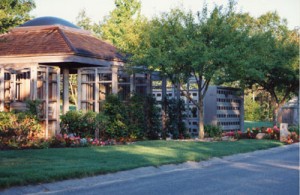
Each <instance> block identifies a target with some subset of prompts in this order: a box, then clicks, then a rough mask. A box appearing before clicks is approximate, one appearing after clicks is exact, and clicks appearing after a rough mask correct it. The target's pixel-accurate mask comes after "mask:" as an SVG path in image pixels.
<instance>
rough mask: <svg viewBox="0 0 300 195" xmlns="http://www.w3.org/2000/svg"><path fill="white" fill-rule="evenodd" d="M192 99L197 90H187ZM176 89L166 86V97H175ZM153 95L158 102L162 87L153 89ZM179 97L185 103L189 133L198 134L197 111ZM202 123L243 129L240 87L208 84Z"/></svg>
mask: <svg viewBox="0 0 300 195" xmlns="http://www.w3.org/2000/svg"><path fill="white" fill-rule="evenodd" d="M188 92H189V94H190V95H191V97H192V98H193V100H194V101H197V100H198V90H196V89H195V88H192V89H189V90H188ZM176 93H177V92H176V89H175V88H174V87H167V90H166V94H167V97H168V98H176ZM152 94H153V97H155V98H156V100H157V101H158V102H161V100H162V89H161V88H159V87H156V88H154V89H153V92H152ZM180 98H181V99H183V100H184V102H185V105H186V110H187V111H186V113H185V114H186V116H187V118H186V120H185V122H186V125H187V128H188V130H189V133H190V134H191V135H198V121H199V119H198V111H197V108H196V106H195V105H194V104H193V103H192V102H191V101H189V100H188V99H187V98H186V97H185V96H184V95H183V94H182V93H181V94H180ZM204 123H205V124H211V125H218V126H220V127H221V128H222V130H223V131H237V130H241V131H243V130H244V95H243V91H242V90H241V89H236V88H230V87H222V86H210V87H209V88H208V91H207V94H206V96H205V98H204Z"/></svg>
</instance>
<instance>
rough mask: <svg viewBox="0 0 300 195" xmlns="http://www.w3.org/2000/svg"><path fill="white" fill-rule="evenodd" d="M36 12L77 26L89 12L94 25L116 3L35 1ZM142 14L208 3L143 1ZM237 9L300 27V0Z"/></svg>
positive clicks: (255, 2)
mask: <svg viewBox="0 0 300 195" xmlns="http://www.w3.org/2000/svg"><path fill="white" fill-rule="evenodd" d="M35 2H36V9H35V10H33V11H32V12H31V14H32V15H33V16H35V17H41V16H55V17H59V18H63V19H65V20H68V21H70V22H72V23H75V21H76V16H77V15H78V13H79V11H80V10H82V9H85V10H86V12H87V15H88V16H89V17H90V18H92V20H93V21H94V22H96V23H97V22H98V21H101V20H102V19H103V17H104V16H106V15H108V14H109V12H110V11H112V10H113V9H114V1H113V0H35ZM141 2H142V13H143V14H144V15H145V16H147V17H149V18H151V17H153V16H154V15H158V14H160V13H161V12H165V11H168V10H170V9H171V8H174V7H178V6H180V7H182V8H184V9H187V10H189V9H191V10H192V11H194V12H196V11H199V10H201V8H202V6H203V2H204V0H141ZM206 2H207V3H208V5H209V7H213V6H214V5H215V4H217V5H226V4H227V0H206ZM237 3H238V4H237V10H238V11H242V12H249V13H250V14H251V15H252V16H254V17H258V16H260V15H262V14H264V13H266V12H267V11H277V12H278V14H279V15H280V17H281V18H286V19H287V21H288V26H289V28H290V29H294V28H295V27H296V26H298V27H299V26H300V1H299V0H238V1H237Z"/></svg>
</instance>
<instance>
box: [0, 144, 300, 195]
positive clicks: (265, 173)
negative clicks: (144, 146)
mask: <svg viewBox="0 0 300 195" xmlns="http://www.w3.org/2000/svg"><path fill="white" fill-rule="evenodd" d="M299 173H300V166H299V144H292V145H286V146H282V147H276V148H271V149H268V150H260V151H255V152H250V153H244V154H237V155H233V156H227V157H223V158H212V159H211V160H208V161H202V162H186V163H183V164H179V165H164V166H160V167H144V168H138V169H134V170H130V171H122V172H118V173H113V174H107V175H100V176H95V177H88V178H83V179H72V180H66V181H61V182H54V183H47V184H40V185H32V186H20V187H13V188H9V189H6V190H4V191H0V194H13V195H15V194H16V195H17V194H72V195H74V194H75V195H76V194H143V195H147V194H151V195H152V194H172V195H173V194H205V195H206V194H230V195H231V194H255V195H256V194H264V195H268V194H276V195H277V194H278V195H280V194H284V195H298V194H299Z"/></svg>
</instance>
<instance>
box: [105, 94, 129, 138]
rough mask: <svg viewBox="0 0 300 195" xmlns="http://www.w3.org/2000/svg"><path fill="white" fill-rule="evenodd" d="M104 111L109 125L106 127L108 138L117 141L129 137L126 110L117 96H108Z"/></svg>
mask: <svg viewBox="0 0 300 195" xmlns="http://www.w3.org/2000/svg"><path fill="white" fill-rule="evenodd" d="M102 111H103V113H104V114H105V115H106V116H107V118H108V124H107V126H106V134H107V136H108V138H110V139H111V138H112V139H116V138H121V137H127V136H128V127H127V125H126V120H127V118H126V109H125V106H124V104H123V103H122V102H121V101H120V100H119V98H118V97H117V96H115V95H109V96H107V97H106V100H105V103H104V105H103V108H102Z"/></svg>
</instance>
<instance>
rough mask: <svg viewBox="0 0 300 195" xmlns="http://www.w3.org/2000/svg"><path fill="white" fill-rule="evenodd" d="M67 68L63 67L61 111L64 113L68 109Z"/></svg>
mask: <svg viewBox="0 0 300 195" xmlns="http://www.w3.org/2000/svg"><path fill="white" fill-rule="evenodd" d="M69 76H70V74H69V69H67V68H64V69H63V109H62V113H63V114H66V113H67V112H68V111H69Z"/></svg>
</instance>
